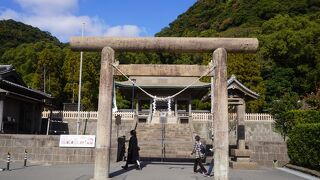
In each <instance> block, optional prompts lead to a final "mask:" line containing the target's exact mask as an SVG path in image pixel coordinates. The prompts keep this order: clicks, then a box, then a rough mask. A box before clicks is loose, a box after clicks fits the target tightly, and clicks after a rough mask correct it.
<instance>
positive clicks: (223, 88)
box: [70, 37, 258, 180]
mask: <svg viewBox="0 0 320 180" xmlns="http://www.w3.org/2000/svg"><path fill="white" fill-rule="evenodd" d="M70 45H71V48H72V49H73V50H89V51H101V50H102V53H101V71H100V85H99V102H98V114H99V116H98V121H97V138H96V150H95V169H94V179H95V180H102V179H108V178H109V171H110V148H111V123H112V120H111V115H112V87H113V75H114V73H115V70H114V69H113V68H115V69H117V70H118V71H121V72H125V73H123V74H124V75H137V76H168V77H179V76H182V77H184V76H187V77H190V76H196V77H200V76H202V75H203V73H204V72H207V71H208V72H209V73H208V74H210V76H213V77H214V80H213V81H212V84H211V86H212V87H213V86H214V88H212V87H211V89H214V91H213V92H212V91H211V93H212V94H211V104H212V105H211V108H212V110H211V112H212V113H213V117H214V118H213V121H214V123H212V124H213V126H214V127H213V129H214V137H215V142H214V143H215V144H214V145H213V146H215V147H216V151H215V154H214V163H215V166H214V174H215V175H214V179H219V180H227V179H228V172H229V161H228V146H229V140H228V99H227V65H226V62H227V51H228V52H235V53H252V52H256V51H257V49H258V40H257V39H256V38H160V37H159V38H107V37H73V38H71V40H70ZM114 50H116V51H134V52H137V51H138V52H141V51H156V52H164V51H167V52H213V60H212V63H211V65H209V70H208V66H199V65H152V64H151V65H138V64H135V65H116V64H114V54H115V52H114ZM212 70H213V73H210V72H211V71H212ZM128 79H129V78H128ZM132 83H134V82H132ZM151 96H152V95H151ZM172 96H173V97H174V95H171V96H169V97H166V98H165V99H162V98H157V97H153V99H154V100H155V101H156V100H168V99H171V98H172ZM213 99H214V100H213Z"/></svg>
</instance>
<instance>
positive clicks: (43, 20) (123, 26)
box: [0, 0, 196, 42]
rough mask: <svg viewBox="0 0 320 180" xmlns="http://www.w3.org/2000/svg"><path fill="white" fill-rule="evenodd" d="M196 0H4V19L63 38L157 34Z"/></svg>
mask: <svg viewBox="0 0 320 180" xmlns="http://www.w3.org/2000/svg"><path fill="white" fill-rule="evenodd" d="M195 2H196V0H158V1H151V0H135V1H134V0H0V20H2V19H14V20H17V21H21V22H24V23H26V24H29V25H32V26H35V27H38V28H40V29H41V30H45V31H49V32H50V33H51V34H52V35H54V36H56V37H58V38H59V39H60V40H61V41H63V42H67V41H68V39H69V37H70V36H79V35H81V27H82V24H83V23H84V24H85V25H84V27H85V28H84V29H85V32H84V34H85V35H86V36H154V34H155V33H157V32H159V31H160V30H161V29H162V28H164V27H166V26H168V25H169V23H170V22H172V21H173V20H175V19H176V18H177V16H178V15H180V14H182V13H183V12H185V11H186V10H187V9H188V8H189V7H191V6H192V5H193V4H194V3H195Z"/></svg>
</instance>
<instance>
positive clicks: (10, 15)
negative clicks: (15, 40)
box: [0, 9, 20, 20]
mask: <svg viewBox="0 0 320 180" xmlns="http://www.w3.org/2000/svg"><path fill="white" fill-rule="evenodd" d="M1 19H20V15H19V13H17V12H16V11H14V10H12V9H5V10H3V11H1V10H0V20H1Z"/></svg>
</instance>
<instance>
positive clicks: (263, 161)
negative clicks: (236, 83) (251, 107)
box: [0, 120, 288, 166]
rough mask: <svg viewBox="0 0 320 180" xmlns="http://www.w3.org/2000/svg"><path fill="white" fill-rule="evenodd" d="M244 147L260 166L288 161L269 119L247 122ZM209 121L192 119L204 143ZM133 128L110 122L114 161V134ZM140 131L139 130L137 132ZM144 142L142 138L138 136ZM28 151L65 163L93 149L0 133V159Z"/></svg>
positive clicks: (88, 158)
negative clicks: (62, 145) (194, 120)
mask: <svg viewBox="0 0 320 180" xmlns="http://www.w3.org/2000/svg"><path fill="white" fill-rule="evenodd" d="M64 121H65V122H68V128H69V132H70V134H75V132H76V120H70V121H68V120H64ZM84 123H85V122H84V121H82V122H81V125H80V134H82V133H83V132H84V127H85V126H84ZM245 123H246V146H247V147H248V148H249V149H250V150H252V156H251V157H252V160H253V161H255V162H257V163H258V164H259V165H263V166H273V161H274V160H277V163H278V164H279V165H282V164H285V163H287V162H288V156H287V148H286V143H285V142H284V141H283V139H282V137H281V136H280V135H279V134H278V133H275V132H274V131H273V128H272V122H271V121H252V122H250V121H246V122H245ZM210 126H211V123H209V122H192V125H191V127H192V128H193V129H192V131H193V134H199V135H200V136H201V137H202V138H204V139H205V140H206V141H207V143H211V141H210V134H211V131H210ZM134 127H135V123H134V122H133V121H122V123H121V125H120V126H118V127H117V126H116V125H115V124H114V123H113V124H112V145H111V146H112V153H111V154H112V156H111V160H112V161H115V159H116V157H115V155H116V147H117V135H118V136H123V135H125V136H126V137H127V139H128V138H129V132H130V130H131V129H133V128H134ZM95 132H96V120H88V122H87V127H86V134H92V135H94V134H95ZM138 134H139V132H138ZM229 141H230V147H234V146H235V145H236V132H235V128H234V125H230V132H229ZM139 142H141V143H142V142H143V139H139ZM25 149H26V150H27V151H28V157H29V161H31V162H35V163H50V164H65V163H93V161H94V149H93V148H60V147H59V136H55V135H49V136H46V135H9V134H1V135H0V158H1V160H6V157H7V156H6V155H7V153H8V152H10V153H11V154H12V160H13V161H23V157H24V150H25Z"/></svg>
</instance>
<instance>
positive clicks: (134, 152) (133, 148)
mask: <svg viewBox="0 0 320 180" xmlns="http://www.w3.org/2000/svg"><path fill="white" fill-rule="evenodd" d="M130 135H131V137H130V140H129V147H128V156H127V163H126V165H124V166H122V168H123V169H128V164H136V166H137V169H139V170H140V169H141V166H140V161H139V150H140V148H139V146H138V138H137V133H136V131H135V130H131V131H130Z"/></svg>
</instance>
